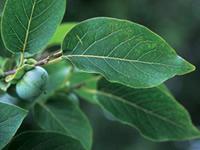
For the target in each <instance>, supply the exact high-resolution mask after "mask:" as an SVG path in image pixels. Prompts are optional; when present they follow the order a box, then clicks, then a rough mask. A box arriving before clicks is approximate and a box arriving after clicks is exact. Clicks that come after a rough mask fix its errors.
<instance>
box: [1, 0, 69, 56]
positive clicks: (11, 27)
mask: <svg viewBox="0 0 200 150" xmlns="http://www.w3.org/2000/svg"><path fill="white" fill-rule="evenodd" d="M65 6H66V0H8V1H7V3H6V6H5V9H4V12H3V19H2V35H3V40H4V42H5V45H6V47H7V48H8V49H9V50H10V51H12V52H14V53H18V52H26V53H28V54H29V55H30V54H31V55H32V54H35V53H37V52H39V51H40V50H42V49H43V48H45V47H46V46H47V44H48V41H49V40H50V38H51V36H52V35H53V34H54V32H55V31H56V27H57V26H58V25H59V24H60V22H61V20H62V18H63V15H64V12H65Z"/></svg>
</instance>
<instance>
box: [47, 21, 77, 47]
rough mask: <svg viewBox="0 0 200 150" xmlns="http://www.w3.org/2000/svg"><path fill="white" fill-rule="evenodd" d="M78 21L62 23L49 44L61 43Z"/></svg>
mask: <svg viewBox="0 0 200 150" xmlns="http://www.w3.org/2000/svg"><path fill="white" fill-rule="evenodd" d="M76 24H77V23H63V24H61V25H60V26H59V27H58V28H57V30H56V33H55V34H54V36H53V37H52V39H51V41H50V42H49V46H52V45H60V44H61V43H62V41H63V40H64V38H65V35H66V34H67V33H68V32H69V31H70V30H71V29H72V28H73V27H74V26H75V25H76Z"/></svg>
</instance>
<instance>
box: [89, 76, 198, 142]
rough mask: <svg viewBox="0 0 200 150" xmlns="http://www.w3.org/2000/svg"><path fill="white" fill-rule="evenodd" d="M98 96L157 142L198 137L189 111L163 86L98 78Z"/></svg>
mask: <svg viewBox="0 0 200 150" xmlns="http://www.w3.org/2000/svg"><path fill="white" fill-rule="evenodd" d="M98 88H99V89H98V91H90V92H91V93H94V94H96V95H97V98H98V101H99V103H100V105H101V106H102V108H103V109H104V110H106V111H108V112H110V113H111V114H112V115H113V116H114V117H115V118H117V119H118V120H119V121H120V122H121V123H124V124H127V125H129V126H132V127H135V128H136V129H138V130H139V131H140V133H141V134H142V135H143V136H144V137H146V138H148V139H151V140H154V141H168V140H189V139H193V138H199V137H200V132H199V131H198V130H197V129H196V128H195V127H194V126H193V125H192V122H191V119H190V116H189V114H188V113H187V111H186V110H185V109H184V108H183V107H182V106H181V105H180V104H179V103H178V102H177V101H176V100H175V99H174V98H173V96H172V95H171V94H170V93H169V92H168V90H166V87H164V86H163V85H161V86H159V87H155V88H150V89H132V88H129V87H126V86H123V85H120V84H113V83H110V82H108V81H106V80H104V79H102V80H100V81H99V85H98Z"/></svg>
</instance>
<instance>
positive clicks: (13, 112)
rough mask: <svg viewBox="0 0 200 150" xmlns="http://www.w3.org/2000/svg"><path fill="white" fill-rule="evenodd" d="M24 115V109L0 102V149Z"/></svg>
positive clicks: (13, 132)
mask: <svg viewBox="0 0 200 150" xmlns="http://www.w3.org/2000/svg"><path fill="white" fill-rule="evenodd" d="M26 115H27V111H25V110H24V109H21V108H19V107H16V106H13V105H8V104H4V103H0V149H2V148H3V147H4V146H5V145H6V144H8V142H9V141H10V140H11V138H12V137H13V136H14V135H15V133H16V131H17V129H18V128H19V127H20V125H21V123H22V121H23V119H24V118H25V116H26Z"/></svg>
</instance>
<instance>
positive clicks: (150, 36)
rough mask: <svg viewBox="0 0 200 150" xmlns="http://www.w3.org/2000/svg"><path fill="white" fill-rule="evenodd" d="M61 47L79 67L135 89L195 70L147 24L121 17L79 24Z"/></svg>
mask: <svg viewBox="0 0 200 150" xmlns="http://www.w3.org/2000/svg"><path fill="white" fill-rule="evenodd" d="M62 49H63V53H64V55H65V56H64V57H65V58H66V59H69V60H70V61H71V62H72V63H73V64H74V65H75V66H76V67H77V68H78V69H80V70H82V71H86V72H90V73H100V74H102V75H103V76H104V77H105V78H106V79H108V80H109V81H112V82H118V83H121V84H125V85H128V86H131V87H134V88H149V87H154V86H157V85H160V84H161V83H163V82H164V81H166V80H167V79H169V78H172V77H173V76H175V75H183V74H186V73H188V72H191V71H193V70H194V69H195V67H194V66H193V65H191V64H190V63H188V62H187V61H185V60H184V59H183V58H181V57H180V56H178V55H177V54H176V52H175V51H174V49H173V48H171V47H170V46H169V45H168V44H167V43H166V42H165V41H164V40H163V39H162V38H161V37H159V36H158V35H156V34H155V33H153V32H152V31H150V30H149V29H147V28H146V27H144V26H141V25H138V24H136V23H133V22H129V21H125V20H119V19H112V18H104V17H103V18H94V19H89V20H87V21H84V22H82V23H80V24H78V25H76V26H75V27H74V28H73V29H72V30H71V31H70V32H69V33H68V34H67V35H66V37H65V39H64V42H63V44H62Z"/></svg>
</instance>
